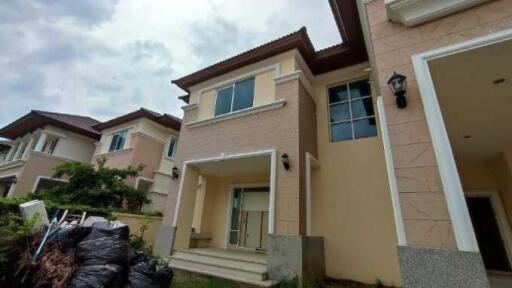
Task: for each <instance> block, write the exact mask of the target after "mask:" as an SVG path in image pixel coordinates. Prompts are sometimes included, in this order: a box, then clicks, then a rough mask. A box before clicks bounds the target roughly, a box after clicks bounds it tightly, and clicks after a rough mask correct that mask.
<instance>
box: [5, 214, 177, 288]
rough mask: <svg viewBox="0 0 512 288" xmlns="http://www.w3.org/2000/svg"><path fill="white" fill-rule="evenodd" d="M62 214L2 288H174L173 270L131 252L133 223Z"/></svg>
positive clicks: (31, 245)
mask: <svg viewBox="0 0 512 288" xmlns="http://www.w3.org/2000/svg"><path fill="white" fill-rule="evenodd" d="M43 207H44V206H43ZM58 214H59V212H58V211H57V212H56V213H55V215H54V217H53V218H52V220H51V221H50V223H49V225H48V226H46V228H45V229H43V230H42V231H41V232H40V233H38V234H37V235H36V236H35V237H34V239H33V241H32V243H28V245H27V246H28V249H27V250H26V251H25V252H24V253H23V255H19V256H20V257H19V260H18V261H17V262H16V263H15V267H14V270H13V271H14V273H12V275H9V276H8V277H7V279H0V280H4V281H3V282H2V281H0V287H12V288H65V287H70V288H89V287H91V288H92V287H94V288H102V287H105V288H106V287H109V288H110V287H113V288H123V287H127V288H134V287H140V288H164V287H165V288H168V287H169V285H170V283H171V280H172V276H173V273H172V271H171V270H170V269H169V268H168V267H167V266H166V265H160V264H159V263H158V262H157V261H156V260H154V259H152V258H151V257H149V256H147V255H144V253H143V252H140V251H132V250H131V248H130V244H129V240H128V239H129V234H130V233H129V232H130V231H129V228H128V226H126V225H124V224H123V223H121V222H119V221H99V222H92V221H91V220H93V219H94V218H93V219H90V218H91V217H89V218H88V219H85V214H81V215H76V216H74V217H75V218H76V219H75V220H71V221H70V222H68V221H67V220H66V218H69V213H67V211H64V213H63V214H62V215H61V217H57V216H58ZM59 218H60V219H59ZM58 219H59V220H58ZM98 220H104V219H98ZM81 224H85V225H88V226H84V225H81ZM4 283H6V284H7V286H5V284H4ZM2 285H4V286H2Z"/></svg>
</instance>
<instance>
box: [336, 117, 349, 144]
mask: <svg viewBox="0 0 512 288" xmlns="http://www.w3.org/2000/svg"><path fill="white" fill-rule="evenodd" d="M331 139H332V142H336V141H343V140H352V125H351V124H350V122H343V123H339V124H334V125H331Z"/></svg>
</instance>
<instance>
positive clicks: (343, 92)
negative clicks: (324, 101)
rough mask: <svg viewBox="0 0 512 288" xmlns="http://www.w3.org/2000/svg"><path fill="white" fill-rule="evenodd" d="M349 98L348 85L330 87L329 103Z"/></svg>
mask: <svg viewBox="0 0 512 288" xmlns="http://www.w3.org/2000/svg"><path fill="white" fill-rule="evenodd" d="M347 100H348V92H347V85H345V84H344V85H340V86H336V87H331V88H329V104H332V103H337V102H341V101H347Z"/></svg>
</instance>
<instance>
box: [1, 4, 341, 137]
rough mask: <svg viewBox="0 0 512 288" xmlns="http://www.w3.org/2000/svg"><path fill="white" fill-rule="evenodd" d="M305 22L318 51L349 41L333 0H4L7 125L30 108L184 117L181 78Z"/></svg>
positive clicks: (102, 115)
mask: <svg viewBox="0 0 512 288" xmlns="http://www.w3.org/2000/svg"><path fill="white" fill-rule="evenodd" d="M301 26H306V27H307V29H308V33H309V35H310V37H311V39H312V41H313V44H314V45H315V48H316V49H320V48H325V47H327V46H330V45H333V44H336V43H338V42H339V41H340V37H339V35H338V33H337V30H336V25H335V23H334V19H333V17H332V14H331V11H330V8H329V5H328V1H327V0H323V1H318V0H278V1H276V0H236V1H233V0H209V1H207V0H186V1H183V0H151V1H139V0H120V1H115V0H97V1H93V0H74V1H68V0H7V1H2V3H0V126H2V127H3V126H4V125H6V124H7V123H9V122H11V121H13V120H15V119H16V118H17V117H20V116H22V115H24V114H26V113H28V112H29V111H30V110H31V109H39V110H49V111H57V112H63V113H74V114H81V115H90V116H92V117H94V118H97V119H99V120H106V119H109V118H111V117H114V116H118V115H121V114H124V113H127V112H129V111H132V110H136V109H138V108H139V107H146V108H149V109H153V110H155V111H157V112H166V113H171V114H174V115H177V116H182V112H181V109H180V108H179V107H181V106H182V105H183V103H181V102H180V101H179V100H178V99H177V96H179V95H182V94H183V91H180V89H179V88H177V87H175V86H174V85H172V84H171V80H172V79H176V78H179V77H181V76H184V75H186V74H188V73H191V72H194V71H196V70H198V69H200V68H202V67H205V66H208V65H210V64H212V63H215V62H217V61H220V60H222V59H225V58H227V57H229V56H233V55H235V54H237V53H240V52H242V51H244V50H247V49H250V48H252V47H254V46H257V45H260V44H262V43H265V42H267V41H270V40H272V39H274V38H277V37H280V36H283V35H286V34H288V33H290V32H293V31H295V30H298V29H299V28H300V27H301Z"/></svg>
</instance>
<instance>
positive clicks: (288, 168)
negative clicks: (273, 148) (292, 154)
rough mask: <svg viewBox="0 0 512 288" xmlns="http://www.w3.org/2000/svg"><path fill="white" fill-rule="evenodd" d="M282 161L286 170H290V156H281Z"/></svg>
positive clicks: (284, 154)
mask: <svg viewBox="0 0 512 288" xmlns="http://www.w3.org/2000/svg"><path fill="white" fill-rule="evenodd" d="M281 161H282V162H283V166H284V169H286V170H290V160H289V159H288V154H286V153H283V155H281Z"/></svg>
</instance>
